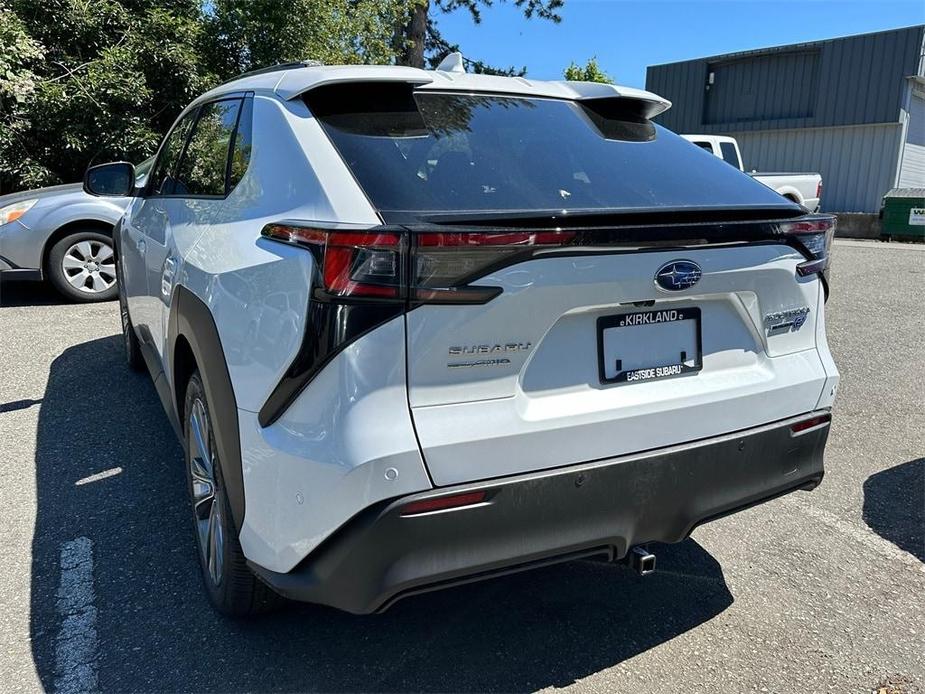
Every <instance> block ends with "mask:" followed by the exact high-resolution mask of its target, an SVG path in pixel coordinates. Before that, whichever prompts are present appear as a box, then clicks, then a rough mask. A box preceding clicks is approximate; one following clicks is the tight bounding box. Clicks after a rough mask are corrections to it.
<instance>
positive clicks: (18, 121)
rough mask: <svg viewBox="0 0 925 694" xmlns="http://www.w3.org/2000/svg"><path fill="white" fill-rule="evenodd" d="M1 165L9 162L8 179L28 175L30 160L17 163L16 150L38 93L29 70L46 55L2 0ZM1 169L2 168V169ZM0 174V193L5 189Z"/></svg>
mask: <svg viewBox="0 0 925 694" xmlns="http://www.w3.org/2000/svg"><path fill="white" fill-rule="evenodd" d="M0 46H3V51H2V52H0V166H2V164H3V162H6V161H9V162H10V165H9V168H10V169H11V171H10V174H9V175H8V178H12V177H14V176H16V177H28V176H29V175H30V173H31V172H30V171H29V164H28V162H17V161H16V160H15V157H14V156H13V155H14V152H15V150H16V148H17V146H16V143H17V142H20V141H21V140H22V138H23V137H24V136H25V133H26V132H27V131H28V130H29V125H30V121H29V119H28V112H29V108H30V105H31V103H32V101H33V99H34V96H35V82H36V77H35V73H34V72H33V71H32V70H31V69H29V66H30V65H32V63H34V62H35V61H37V60H40V59H41V58H42V56H43V55H44V54H45V49H44V48H43V46H42V44H41V43H39V42H38V41H36V40H35V39H33V38H32V37H31V36H29V33H28V32H27V31H26V27H25V25H24V24H23V22H22V20H20V19H19V16H18V15H16V13H14V12H13V10H12V9H10V8H9V7H8V6H6V5H5V4H4V3H3V2H2V0H0ZM0 170H2V169H0ZM3 178H4V177H2V176H0V193H2V192H4V190H5V186H4V185H3V184H4V180H3Z"/></svg>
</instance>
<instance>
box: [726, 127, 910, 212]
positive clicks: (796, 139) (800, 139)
mask: <svg viewBox="0 0 925 694" xmlns="http://www.w3.org/2000/svg"><path fill="white" fill-rule="evenodd" d="M729 134H730V135H732V136H733V137H735V138H736V139H737V140H738V141H739V147H740V148H741V150H742V158H743V159H744V164H745V168H746V169H747V170H749V171H751V170H752V169H757V170H758V171H792V172H800V171H806V172H818V173H820V174H822V186H823V189H822V210H823V211H824V212H877V211H879V209H880V202H881V199H882V198H883V194H884V193H886V192H887V191H888V190H890V189H891V188H893V187H894V186H895V184H896V174H897V164H898V162H899V158H900V145H901V144H902V139H903V129H902V125H901V124H899V123H886V124H877V125H852V126H841V127H832V128H804V129H797V130H758V131H750V132H731V133H729Z"/></svg>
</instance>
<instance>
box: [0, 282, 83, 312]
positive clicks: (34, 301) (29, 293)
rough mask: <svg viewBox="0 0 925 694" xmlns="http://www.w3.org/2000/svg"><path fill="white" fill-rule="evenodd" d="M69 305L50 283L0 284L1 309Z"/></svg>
mask: <svg viewBox="0 0 925 694" xmlns="http://www.w3.org/2000/svg"><path fill="white" fill-rule="evenodd" d="M69 303H70V302H69V301H68V300H67V299H65V298H64V297H63V296H61V295H60V294H59V293H58V292H56V291H55V289H54V287H52V286H51V285H50V284H49V283H48V282H24V281H21V280H16V281H14V280H3V281H2V282H0V307H10V308H12V307H16V306H58V305H63V304H69Z"/></svg>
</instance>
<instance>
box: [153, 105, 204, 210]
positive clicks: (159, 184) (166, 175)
mask: <svg viewBox="0 0 925 694" xmlns="http://www.w3.org/2000/svg"><path fill="white" fill-rule="evenodd" d="M195 119H196V111H195V110H193V111H191V112H190V113H187V114H186V115H185V116H183V118H181V119H180V122H179V123H177V124H176V126H175V127H174V129H173V130H172V131H171V132H170V134H169V135H168V136H167V139H166V140H165V141H164V144H163V146H162V147H161V152H160V156H159V157H158V158H157V162H156V163H155V165H154V170H153V172H152V173H151V179H150V181H149V184H150V186H151V187H150V190H151V192H152V193H153V194H154V195H170V193H171V192H173V176H172V173H173V171H174V170H175V169H176V167H177V161H178V160H179V159H180V155H181V154H182V153H183V145H184V144H186V136H187V135H189V131H190V127H191V126H192V125H193V121H194V120H195Z"/></svg>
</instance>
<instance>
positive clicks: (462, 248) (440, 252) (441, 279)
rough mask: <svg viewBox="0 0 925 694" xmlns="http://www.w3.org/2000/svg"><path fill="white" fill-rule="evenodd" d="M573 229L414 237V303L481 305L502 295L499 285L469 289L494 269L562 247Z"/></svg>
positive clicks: (459, 233)
mask: <svg viewBox="0 0 925 694" xmlns="http://www.w3.org/2000/svg"><path fill="white" fill-rule="evenodd" d="M574 237H575V232H573V231H462V232H456V231H454V232H431V231H424V232H418V233H415V234H414V235H413V237H412V244H411V255H412V268H413V276H412V278H411V282H412V294H411V296H412V299H413V300H415V301H418V302H439V303H459V302H466V303H473V302H474V303H480V302H482V301H487V300H488V299H491V298H492V297H494V296H496V295H497V293H498V290H497V288H495V287H478V286H466V285H468V284H469V282H471V281H474V280H475V279H477V278H478V277H481V276H483V275H485V274H486V273H487V272H489V271H490V270H491V269H493V268H496V267H500V266H502V265H505V264H509V263H511V262H515V261H516V257H517V256H518V255H532V254H533V253H534V252H535V251H536V250H538V249H541V248H543V247H558V246H563V245H565V244H567V243H569V242H570V241H571V240H572V239H573V238H574Z"/></svg>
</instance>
